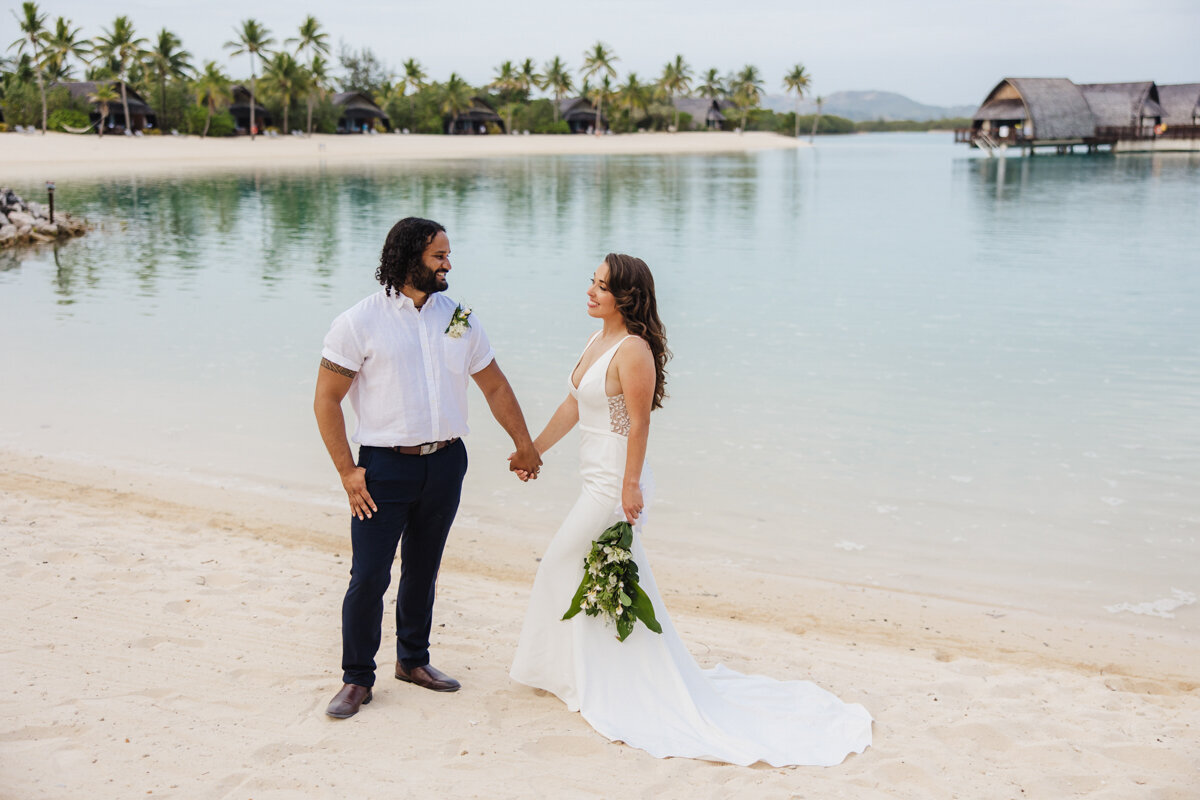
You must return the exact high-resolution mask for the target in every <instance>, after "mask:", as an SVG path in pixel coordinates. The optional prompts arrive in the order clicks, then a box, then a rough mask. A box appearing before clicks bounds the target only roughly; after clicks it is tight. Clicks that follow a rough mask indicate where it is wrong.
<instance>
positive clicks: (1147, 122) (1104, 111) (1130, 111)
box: [1079, 81, 1163, 138]
mask: <svg viewBox="0 0 1200 800" xmlns="http://www.w3.org/2000/svg"><path fill="white" fill-rule="evenodd" d="M1079 91H1081V92H1083V99H1084V100H1087V104H1088V107H1089V108H1091V109H1092V116H1093V117H1094V118H1095V120H1096V135H1097V136H1100V137H1102V138H1107V137H1109V136H1117V137H1120V136H1124V135H1132V136H1134V137H1136V136H1146V135H1153V134H1154V129H1155V128H1156V127H1158V125H1159V124H1161V123H1162V118H1163V109H1162V106H1161V105H1159V103H1158V87H1157V86H1155V85H1154V81H1141V82H1138V83H1083V84H1080V85H1079Z"/></svg>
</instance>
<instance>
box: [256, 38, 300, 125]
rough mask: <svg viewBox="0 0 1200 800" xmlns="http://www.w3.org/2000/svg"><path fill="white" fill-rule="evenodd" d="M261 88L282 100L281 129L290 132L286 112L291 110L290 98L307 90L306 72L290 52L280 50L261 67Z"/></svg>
mask: <svg viewBox="0 0 1200 800" xmlns="http://www.w3.org/2000/svg"><path fill="white" fill-rule="evenodd" d="M263 89H265V90H266V91H267V92H268V93H270V94H273V95H275V96H276V97H278V98H280V100H281V101H282V102H283V131H284V133H288V132H290V131H291V128H290V127H289V126H288V114H289V112H290V111H291V107H292V98H294V97H295V96H296V95H298V94H300V93H302V92H307V91H308V74H307V72H306V71H305V69H304V68H303V67H301V66H300V65H299V64H297V63H296V59H294V58H292V54H291V53H289V52H287V51H286V50H280V51H279V52H277V53H275V55H273V56H271V60H270V61H268V62H267V64H266V66H265V67H263Z"/></svg>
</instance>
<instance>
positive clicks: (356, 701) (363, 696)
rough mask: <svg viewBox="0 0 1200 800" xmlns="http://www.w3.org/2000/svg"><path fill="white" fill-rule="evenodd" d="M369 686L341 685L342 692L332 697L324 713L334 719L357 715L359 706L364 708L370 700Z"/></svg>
mask: <svg viewBox="0 0 1200 800" xmlns="http://www.w3.org/2000/svg"><path fill="white" fill-rule="evenodd" d="M372 696H373V695H372V693H371V687H370V686H359V685H357V684H354V683H343V684H342V690H341V691H340V692H338V693H337V694H335V695H334V696H333V700H331V701H330V702H329V708H327V709H325V713H326V714H328V715H329V716H331V717H335V718H336V719H346V717H353V716H354V715H355V714H357V713H358V707H359V706H365V705H366V704H367V703H369V702H371V698H372Z"/></svg>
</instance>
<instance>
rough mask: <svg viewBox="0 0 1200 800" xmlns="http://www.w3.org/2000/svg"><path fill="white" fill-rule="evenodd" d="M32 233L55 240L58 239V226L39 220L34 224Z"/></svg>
mask: <svg viewBox="0 0 1200 800" xmlns="http://www.w3.org/2000/svg"><path fill="white" fill-rule="evenodd" d="M33 231H34V233H41V234H45V235H46V236H53V237H55V238H56V239H57V238H58V225H56V224H55V223H53V222H47V221H45V220H40V219H39V220H38V221H37V222H35V223H34V225H33Z"/></svg>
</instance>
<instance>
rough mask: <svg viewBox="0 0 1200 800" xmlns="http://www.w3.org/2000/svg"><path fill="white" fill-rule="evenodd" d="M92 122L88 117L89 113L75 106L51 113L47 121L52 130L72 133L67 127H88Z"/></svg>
mask: <svg viewBox="0 0 1200 800" xmlns="http://www.w3.org/2000/svg"><path fill="white" fill-rule="evenodd" d="M91 124H92V121H91V120H90V119H88V115H87V114H85V113H84V112H82V111H76V110H75V109H73V108H60V109H58V110H57V111H55V112H54V113H52V114H51V115H50V118H49V119H48V120H47V121H46V125H47V127H49V128H50V130H52V131H60V132H62V133H71V132H72V131H68V130H67V128H77V129H78V128H86V127H88V126H89V125H91Z"/></svg>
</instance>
